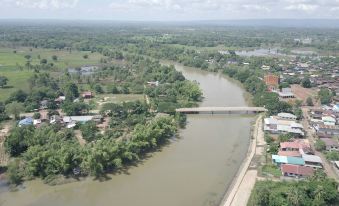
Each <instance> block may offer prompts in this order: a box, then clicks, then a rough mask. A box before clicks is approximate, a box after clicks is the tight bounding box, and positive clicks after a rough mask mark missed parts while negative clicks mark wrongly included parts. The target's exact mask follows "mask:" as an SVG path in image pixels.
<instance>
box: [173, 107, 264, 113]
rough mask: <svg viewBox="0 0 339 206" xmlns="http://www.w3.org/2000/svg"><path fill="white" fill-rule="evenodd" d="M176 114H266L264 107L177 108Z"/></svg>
mask: <svg viewBox="0 0 339 206" xmlns="http://www.w3.org/2000/svg"><path fill="white" fill-rule="evenodd" d="M176 111H177V112H181V113H199V112H212V113H213V112H216V113H217V112H266V111H267V109H265V108H264V107H194V108H179V109H176Z"/></svg>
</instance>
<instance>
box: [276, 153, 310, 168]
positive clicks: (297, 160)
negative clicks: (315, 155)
mask: <svg viewBox="0 0 339 206" xmlns="http://www.w3.org/2000/svg"><path fill="white" fill-rule="evenodd" d="M272 162H273V164H276V165H278V166H280V165H283V164H291V165H305V161H304V159H303V158H301V157H288V156H279V155H272Z"/></svg>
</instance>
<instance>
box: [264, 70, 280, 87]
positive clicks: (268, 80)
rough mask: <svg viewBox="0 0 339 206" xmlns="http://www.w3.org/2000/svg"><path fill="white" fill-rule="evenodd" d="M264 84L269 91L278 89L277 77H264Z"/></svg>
mask: <svg viewBox="0 0 339 206" xmlns="http://www.w3.org/2000/svg"><path fill="white" fill-rule="evenodd" d="M264 82H265V84H266V86H267V88H268V90H269V91H277V90H278V89H279V77H278V76H276V75H273V74H268V75H266V76H264Z"/></svg>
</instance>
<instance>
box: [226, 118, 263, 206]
mask: <svg viewBox="0 0 339 206" xmlns="http://www.w3.org/2000/svg"><path fill="white" fill-rule="evenodd" d="M263 139H264V133H263V131H262V115H260V116H259V117H258V118H257V120H256V122H255V125H254V128H253V131H252V138H251V142H250V146H249V148H248V152H247V156H246V158H245V159H244V161H243V164H242V165H241V166H240V168H239V170H238V173H237V175H236V176H235V178H234V179H233V181H232V184H231V186H230V187H229V189H228V191H227V192H226V194H225V196H224V199H223V200H222V202H221V204H220V206H233V205H234V206H242V205H244V206H245V205H246V204H247V202H248V200H249V197H250V195H251V191H252V189H253V187H254V184H255V182H256V178H257V173H258V171H257V169H251V168H250V164H251V162H252V160H253V158H254V156H255V154H260V153H261V151H260V150H259V149H258V147H260V148H262V144H263ZM257 150H259V151H257Z"/></svg>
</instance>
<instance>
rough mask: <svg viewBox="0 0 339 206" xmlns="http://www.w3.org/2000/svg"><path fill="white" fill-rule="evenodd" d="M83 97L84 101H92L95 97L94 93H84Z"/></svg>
mask: <svg viewBox="0 0 339 206" xmlns="http://www.w3.org/2000/svg"><path fill="white" fill-rule="evenodd" d="M81 96H82V98H84V99H91V98H92V97H93V93H92V92H84V93H82V95H81Z"/></svg>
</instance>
